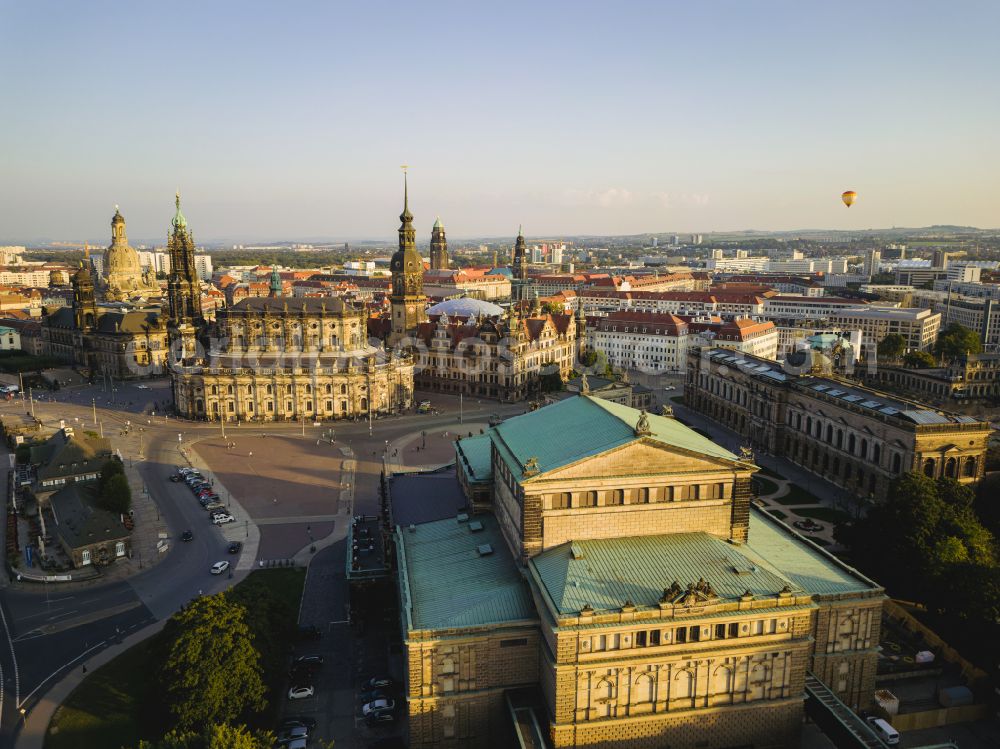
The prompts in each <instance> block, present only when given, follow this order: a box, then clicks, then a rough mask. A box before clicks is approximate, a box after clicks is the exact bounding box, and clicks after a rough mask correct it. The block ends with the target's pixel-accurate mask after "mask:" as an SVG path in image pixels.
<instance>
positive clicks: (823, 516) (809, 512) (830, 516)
mask: <svg viewBox="0 0 1000 749" xmlns="http://www.w3.org/2000/svg"><path fill="white" fill-rule="evenodd" d="M795 514H796V515H801V516H802V517H804V518H812V519H813V520H823V521H826V522H827V523H846V522H847V521H848V520H850V519H851V516H850V515H848V514H847V513H846V512H842V511H841V510H835V509H833V508H832V507H806V508H803V509H801V510H795Z"/></svg>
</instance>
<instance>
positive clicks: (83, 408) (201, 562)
mask: <svg viewBox="0 0 1000 749" xmlns="http://www.w3.org/2000/svg"><path fill="white" fill-rule="evenodd" d="M143 385H146V387H145V388H139V387H136V386H135V385H129V384H120V385H119V389H118V390H117V392H112V393H107V392H102V390H101V389H100V387H87V388H83V389H76V390H73V391H61V392H57V393H55V394H54V396H55V399H54V400H45V401H37V400H36V401H35V403H34V409H35V415H36V416H37V417H38V418H39V419H41V420H42V421H43V422H44V423H45V424H46V426H55V427H58V423H59V420H60V419H65V420H66V421H67V422H68V423H69V422H71V421H72V422H73V423H78V424H79V425H80V426H81V427H85V428H90V429H93V428H94V424H93V416H94V414H95V411H96V416H97V419H98V422H99V423H101V424H102V426H103V427H104V434H105V436H109V437H110V438H111V441H112V445H113V447H114V448H116V449H118V450H120V451H121V455H122V457H123V458H124V459H125V460H126V461H127V462H130V463H134V464H135V465H136V466H137V468H138V472H139V475H140V476H141V478H142V480H143V481H144V482H145V485H146V487H147V488H148V491H149V493H150V496H151V498H152V500H153V502H155V504H156V507H157V508H158V514H159V515H162V519H163V521H165V524H166V528H167V533H168V535H169V538H170V545H169V550H168V551H167V552H166V553H165V554H163V557H162V558H161V559H159V560H157V561H156V563H154V564H152V566H149V565H150V561H152V560H145V567H144V568H143V569H142V571H141V572H137V573H136V574H134V575H133V576H131V577H127V578H125V579H119V580H114V581H105V582H101V581H97V582H84V583H68V584H41V583H28V582H20V583H17V582H9V581H5V585H4V587H3V589H2V590H0V607H2V609H0V610H2V612H3V615H4V616H3V617H0V626H2V627H3V629H4V631H5V632H4V635H3V636H2V637H0V640H8V638H9V642H7V643H4V642H0V669H2V672H0V673H2V680H3V681H2V684H3V690H2V693H0V747H10V746H14V745H15V742H16V745H17V746H18V747H26V748H27V747H38V748H39V749H40V747H41V746H42V743H43V740H44V734H45V730H46V728H47V725H48V721H49V719H50V717H51V714H52V713H53V712H54V710H55V708H56V707H57V706H58V703H59V702H60V701H61V700H62V699H64V697H65V696H66V695H67V694H68V692H69V691H70V690H71V688H72V687H73V686H75V684H76V683H78V682H79V681H80V680H82V678H83V673H84V671H83V667H84V664H86V663H93V665H97V663H98V662H99V661H102V660H105V659H107V658H108V657H110V655H111V652H112V651H114V652H117V650H119V649H122V648H123V647H124V645H123V644H122V641H123V639H124V638H127V637H129V636H130V635H133V634H134V633H137V632H148V633H150V634H151V633H152V632H153V631H155V629H154V628H153V627H151V626H150V625H154V624H155V623H157V622H162V621H164V620H165V619H166V618H169V616H170V615H171V614H173V613H174V612H175V611H177V610H178V609H179V608H180V607H181V606H182V605H183V604H184V603H185V602H187V601H189V600H190V599H191V598H193V597H195V596H197V595H199V594H201V593H204V594H211V593H215V592H218V591H220V590H223V589H225V588H227V587H229V586H231V585H233V584H234V583H235V582H238V581H239V580H240V579H242V577H243V576H245V575H246V574H247V572H248V571H249V570H250V569H251V568H252V567H253V566H254V564H255V562H256V560H257V558H258V554H257V552H258V549H259V548H260V533H261V528H258V525H257V523H255V522H254V518H253V517H251V516H248V515H247V514H246V512H245V511H244V509H243V507H242V506H241V505H240V500H241V499H246V500H247V501H248V504H251V505H252V504H253V500H254V499H255V498H254V497H251V496H245V497H241V496H240V491H241V490H236V493H235V494H233V495H232V497H231V501H232V505H233V510H232V514H233V515H235V516H236V522H234V523H230V524H229V525H227V526H222V527H221V528H219V527H215V526H212V525H210V524H208V523H207V522H206V517H205V513H204V510H202V508H201V507H200V506H199V505H198V503H197V502H194V501H192V497H191V495H190V492H189V491H188V490H187V487H186V486H185V485H184V484H176V483H172V482H170V481H169V480H168V477H169V476H170V474H172V473H174V472H175V471H176V467H177V466H178V465H179V464H185V463H187V460H186V456H191V457H194V459H195V461H196V462H197V461H198V460H200V458H199V456H198V455H194V456H192V451H191V445H192V443H194V442H197V441H199V440H201V439H203V438H206V437H216V436H220V437H221V429H220V426H219V425H218V424H208V423H194V422H187V421H179V420H177V419H174V418H173V417H166V418H165V417H164V416H163V415H162V414H161V413H160V412H159V411H155V409H156V404H162V403H163V402H165V401H166V400H169V397H170V396H169V388H168V387H167V383H166V381H158V382H152V383H143ZM433 397H434V402H435V406H436V407H437V409H438V413H436V414H434V415H416V414H408V415H403V416H394V417H388V418H384V419H377V420H375V421H374V422H373V423H372V424H371V425H370V426H369V424H368V423H366V422H332V423H326V424H323V425H322V426H319V427H317V426H313V425H312V423H311V422H309V423H306V424H305V426H303V425H302V423H301V422H297V423H285V424H270V423H269V424H255V425H242V426H239V427H236V426H231V425H230V426H227V427H226V431H227V439H229V440H236V441H238V440H239V439H241V438H249V437H251V436H257V435H261V434H267V435H276V436H277V435H281V436H283V437H292V436H297V437H299V438H301V437H302V436H303V435H304V436H305V437H306V438H308V439H310V440H313V441H319V440H322V439H325V438H328V437H329V432H328V430H329V429H330V428H331V427H332V428H333V429H334V430H335V432H336V434H335V446H336V447H340V448H349V450H348V451H347V452H350V453H352V454H354V455H357V456H359V458H358V460H357V461H356V469H355V471H354V473H353V477H354V478H353V486H349V487H348V495H349V496H350V497H351V498H352V500H353V504H352V505H351V506H348V507H341V508H340V510H341V512H342V514H343V516H344V518H345V519H346V518H348V517H350V515H351V514H354V513H362V514H364V513H367V514H375V513H377V512H378V500H377V486H378V474H379V470H380V469H381V456H382V453H383V452H384V450H385V448H386V445H387V444H389V443H393V442H395V441H397V440H399V439H400V438H403V437H406V436H407V435H411V434H412V433H414V432H420V431H425V430H426V431H432V430H434V429H436V428H442V427H444V426H448V425H452V424H455V423H456V421H457V417H458V416H459V411H460V409H461V410H462V413H463V416H464V417H465V418H464V422H465V423H473V422H478V423H482V422H484V421H486V419H487V417H488V416H489V414H491V413H493V412H500V413H503V414H504V415H510V414H513V413H518V412H521V411H523V410H524V405H523V404H518V405H504V406H498V404H496V403H493V402H488V401H487V402H484V403H478V402H476V401H466V402H465V403H464V404H459V402H458V399H457V398H450V397H448V396H441V395H435V396H433ZM92 399H93V400H92ZM112 399H114V401H115V402H112ZM463 406H464V407H463ZM0 408H2V411H0V412H3V411H10V410H19V409H22V408H25V404H22V402H21V400H20V399H19V400H15V401H13V402H8V403H5V404H3V406H2V407H0ZM150 411H155V415H150V413H149V412H150ZM140 416H141V418H140ZM126 421H131V422H132V425H133V428H132V429H131V430H130V431H129V432H128V434H126V435H122V433H121V428H122V426H123V425H124V424H125V423H126ZM137 425H141V426H142V431H140V430H139V429H138V428H137ZM369 430H370V432H371V433H370V434H369ZM178 437H180V440H179V439H178ZM220 444H221V442H220ZM272 444H273V443H272ZM181 448H183V450H184V453H185V455H182V454H181V452H180V449H181ZM331 455H332V456H333V458H335V459H336V460H334V459H331V463H330V468H329V474H331V476H332V477H333V480H334V481H339V480H340V478H339V466H341V465H342V463H343V460H342V459H343V457H344V454H343V451H342V450H338V451H334V452H332V453H331ZM372 455H375V456H376V457H375V458H374V459H373V458H372ZM365 458H367V459H365ZM293 468H294V466H293ZM311 470H313V471H315V470H316V467H315V466H314V467H313V468H312V469H311ZM217 483H218V484H220V485H221V482H218V481H217ZM234 488H235V487H234ZM133 490H134V492H136V487H133ZM242 491H243V492H245V493H247V494H249V491H248V490H247V489H243V490H242ZM136 493H137V492H136ZM223 496H224V498H226V496H225V495H223ZM295 496H296V495H295V494H294V493H291V494H288V493H286V494H284V496H283V497H282V499H281V502H282V504H283V507H282V510H281V514H282V515H283V518H282V521H288V523H286V522H282V523H281V524H280V525H279V524H275V525H273V527H274V528H279V527H283V526H285V525H286V524H289V523H290V522H292V521H298V523H300V524H301V523H305V524H306V526H307V528H308V530H309V533H310V534H312V536H314V538H315V543H316V546H317V547H318V548H321V547H324V546H330V545H333V544H336V547H335V548H339V549H342V548H343V545H342V544H339V543H337V542H338V541H340V540H341V539H342V538H344V537H345V536H346V530H347V528H346V526H347V523H346V522H330V523H322V524H321V523H315V527H314V524H313V523H312V522H310V521H311V519H312V518H315V517H316V515H315V508H314V507H311V506H307V507H302V506H300V505H303V504H307V503H305V502H299V501H296V499H293V497H295ZM256 499H259V497H258V498H256ZM254 516H256V517H259V516H260V513H259V512H257V511H254ZM324 518H325V516H324ZM262 523H264V524H265V527H266V530H265V531H264V533H265V536H266V534H267V533H270V532H272V528H271V527H268V526H267V524H268V521H267V520H266V519H264V520H262ZM188 529H191V530H192V531H193V532H194V538H193V540H192V541H190V542H187V543H173V540H174V539H177V538H178V537H179V536H180V534H181V533H182V532H183V531H184V530H188ZM320 530H326V531H327V533H326V536H325V538H324V537H322V536H320V535H318V534H319V532H320ZM236 538H239V540H241V541H243V542H244V548H243V551H242V554H241V557H240V560H239V563H238V564H237V565H235V566H236V572H235V574H234V575H233V576H232V577H227V576H217V577H216V576H212V575H210V574H209V567H210V566H211V565H212V563H214V562H215V561H218V560H219V559H226V558H227V555H226V553H225V547H226V544H227V542H228V540H233V539H236ZM298 538H300V539H301V540H302V546H303V549H302V550H301V551H300V557H299V558H300V559H306V560H307V559H308V557H309V546H310V543H309V537H307V536H306V535H305V534H301V535H298ZM285 545H286V546H287V543H286V544H285ZM303 555H304V556H303ZM322 557H323V558H324V559H327V560H329V563H328V564H326V565H324V570H328V574H327V575H325V576H324V578H325V579H326V580H327V581H328V583H329V585H330V587H332V588H339V590H337V589H334V590H325V591H323V594H325V595H327V596H331V597H332V598H333V599H336V600H346V592H345V590H344V588H345V587H346V581H345V580H344V576H343V565H342V563H340V560H339V559H337V558H336V551H335V549H330V550H329V551H327V552H326V553H324V554H322ZM315 590H316V586H315V585H314V584H312V583H310V584H307V592H306V596H309V595H310V594H311V592H312V594H315ZM134 639H135V638H134V637H133V638H132V641H134ZM130 642H131V641H130ZM127 644H129V643H125V645H127ZM105 651H108V652H105ZM102 653H104V655H103V657H102V656H101V654H102ZM95 659H99V660H95ZM19 708H23V709H24V711H25V712H24V713H21V712H20V710H19Z"/></svg>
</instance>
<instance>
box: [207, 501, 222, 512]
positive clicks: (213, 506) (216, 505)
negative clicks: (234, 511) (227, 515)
mask: <svg viewBox="0 0 1000 749" xmlns="http://www.w3.org/2000/svg"><path fill="white" fill-rule="evenodd" d="M205 509H206V510H224V509H226V506H225V505H224V504H222V502H209V503H208V504H207V505H205Z"/></svg>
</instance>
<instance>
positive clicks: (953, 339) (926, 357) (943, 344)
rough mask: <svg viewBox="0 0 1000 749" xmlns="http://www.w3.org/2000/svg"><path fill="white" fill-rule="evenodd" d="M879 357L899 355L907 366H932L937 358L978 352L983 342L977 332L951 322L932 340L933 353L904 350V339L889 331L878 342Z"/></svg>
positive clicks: (921, 367) (897, 356) (945, 358)
mask: <svg viewBox="0 0 1000 749" xmlns="http://www.w3.org/2000/svg"><path fill="white" fill-rule="evenodd" d="M877 350H878V355H879V357H880V358H883V359H889V360H893V361H895V360H897V359H899V358H900V357H902V359H903V363H904V364H905V365H906V366H908V367H914V368H917V369H925V368H927V367H933V366H934V365H935V364H936V363H937V362H938V361H939V360H950V359H957V358H959V357H961V356H965V355H967V354H978V353H980V352H981V351H982V350H983V342H982V339H981V338H980V337H979V334H978V333H976V331H974V330H970V329H969V328H966V327H965V326H964V325H959V324H958V323H952V324H951V325H949V326H948V327H946V328H945V329H944V330H942V331H941V332H940V333H938V337H937V341H935V342H934V348H933V351H934V353H933V355H932V354H930V353H928V352H926V351H911V352H909V353H908V354H905V356H904V354H903V352H904V351H906V339H905V338H903V336H901V335H900V334H899V333H889V335H887V336H886V337H885V338H883V339H882V340H881V341H879V343H878V347H877Z"/></svg>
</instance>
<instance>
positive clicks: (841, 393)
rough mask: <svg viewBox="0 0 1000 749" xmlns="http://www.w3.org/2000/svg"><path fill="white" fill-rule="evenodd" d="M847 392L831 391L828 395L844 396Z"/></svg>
mask: <svg viewBox="0 0 1000 749" xmlns="http://www.w3.org/2000/svg"><path fill="white" fill-rule="evenodd" d="M846 392H847V391H846V390H831V391H830V392H829V393H827V395H843V394H844V393H846Z"/></svg>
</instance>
